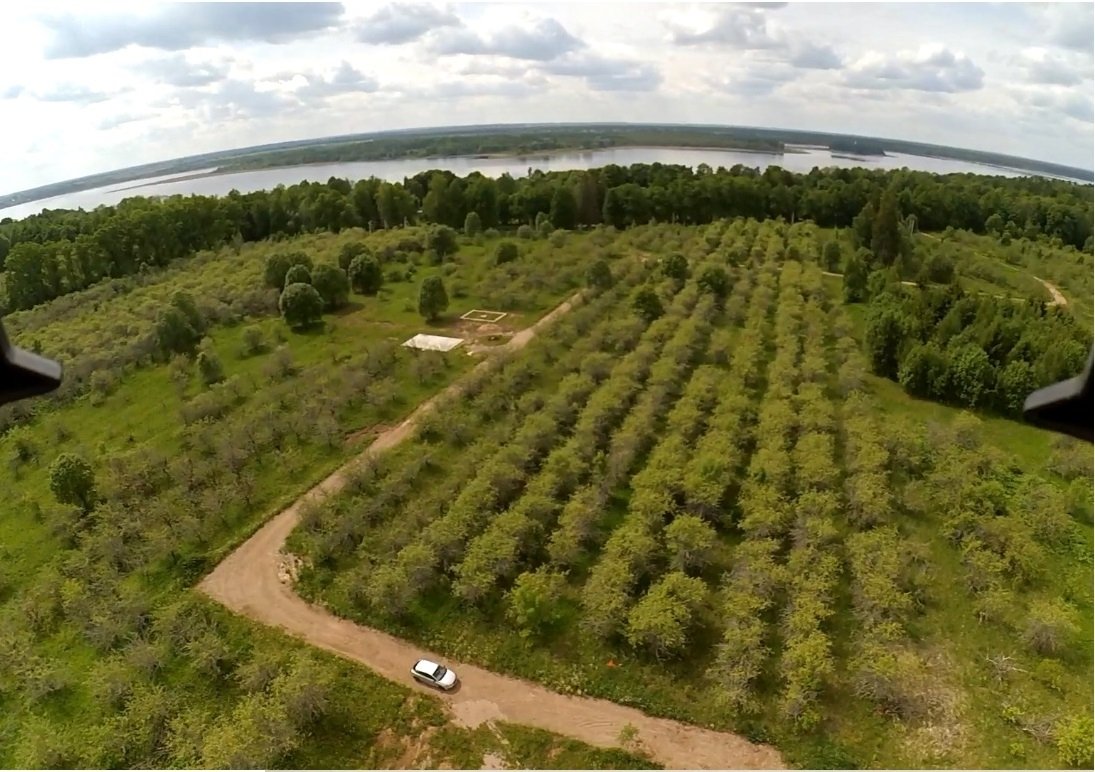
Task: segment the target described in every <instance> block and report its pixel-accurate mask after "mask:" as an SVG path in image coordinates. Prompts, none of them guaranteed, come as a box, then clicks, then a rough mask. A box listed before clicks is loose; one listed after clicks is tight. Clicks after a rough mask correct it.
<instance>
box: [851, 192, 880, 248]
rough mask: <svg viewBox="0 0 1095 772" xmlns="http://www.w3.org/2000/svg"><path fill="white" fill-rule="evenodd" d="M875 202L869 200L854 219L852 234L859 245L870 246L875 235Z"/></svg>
mask: <svg viewBox="0 0 1095 772" xmlns="http://www.w3.org/2000/svg"><path fill="white" fill-rule="evenodd" d="M874 219H875V212H874V204H873V203H872V202H870V201H868V202H867V203H866V204H864V205H863V208H862V209H861V210H859V214H857V215H856V216H855V218H854V219H853V220H852V235H854V236H855V245H856V246H857V247H863V248H869V247H870V246H871V239H872V238H873V237H874Z"/></svg>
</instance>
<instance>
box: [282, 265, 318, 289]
mask: <svg viewBox="0 0 1095 772" xmlns="http://www.w3.org/2000/svg"><path fill="white" fill-rule="evenodd" d="M311 283H312V269H311V268H309V267H308V266H306V265H301V264H299V263H298V264H297V265H294V266H292V267H291V268H290V269H289V270H288V271H286V273H285V286H286V287H288V286H289V285H290V284H311Z"/></svg>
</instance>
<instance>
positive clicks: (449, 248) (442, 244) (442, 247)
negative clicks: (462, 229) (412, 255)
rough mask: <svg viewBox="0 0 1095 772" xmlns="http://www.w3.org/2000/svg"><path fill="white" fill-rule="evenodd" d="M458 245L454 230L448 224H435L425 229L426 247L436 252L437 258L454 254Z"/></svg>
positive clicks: (442, 258)
mask: <svg viewBox="0 0 1095 772" xmlns="http://www.w3.org/2000/svg"><path fill="white" fill-rule="evenodd" d="M458 247H459V244H458V243H457V240H456V231H454V230H453V229H452V228H450V227H449V226H447V225H435V226H433V227H432V228H430V229H429V230H428V231H426V249H432V250H433V251H434V252H436V253H437V256H438V258H439V259H441V260H444V259H445V258H446V257H448V256H449V255H454V254H456V250H457V248H458Z"/></svg>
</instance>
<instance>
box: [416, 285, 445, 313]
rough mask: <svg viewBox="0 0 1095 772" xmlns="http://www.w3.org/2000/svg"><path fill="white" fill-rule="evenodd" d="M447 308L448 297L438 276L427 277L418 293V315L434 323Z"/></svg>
mask: <svg viewBox="0 0 1095 772" xmlns="http://www.w3.org/2000/svg"><path fill="white" fill-rule="evenodd" d="M448 307H449V296H448V293H446V292H445V284H444V282H442V281H441V277H440V276H427V277H426V278H425V280H423V282H422V287H421V288H420V289H419V291H418V313H419V314H421V315H422V317H423V318H424V319H426V320H427V321H431V322H432V321H435V320H436V319H437V318H438V317H439V316H441V314H443V313H444V312H445V309H447V308H448Z"/></svg>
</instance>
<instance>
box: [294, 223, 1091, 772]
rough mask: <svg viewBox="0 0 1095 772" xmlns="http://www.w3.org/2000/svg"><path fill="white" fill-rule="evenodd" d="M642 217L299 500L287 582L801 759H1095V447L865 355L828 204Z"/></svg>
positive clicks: (523, 668) (466, 651) (514, 668)
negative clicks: (612, 249) (410, 424)
mask: <svg viewBox="0 0 1095 772" xmlns="http://www.w3.org/2000/svg"><path fill="white" fill-rule="evenodd" d="M627 238H628V239H629V240H630V241H631V242H632V243H633V244H634V245H635V246H636V247H638V248H639V249H640V250H642V251H643V252H644V253H646V254H647V255H650V256H652V259H648V260H646V261H645V262H643V263H641V264H640V266H637V267H636V268H635V269H634V270H631V269H628V268H627V266H626V265H623V264H621V263H619V262H617V264H616V270H615V271H614V277H613V283H612V284H611V285H610V286H609V285H608V283H605V284H603V285H602V287H601V291H600V294H599V295H597V296H596V297H594V298H592V299H591V300H590V301H589V302H588V303H586V304H585V305H583V306H582V307H581V308H580V309H579V310H578V311H577V312H575V313H572V314H571V315H570V316H569V317H568V318H567V319H565V320H563V321H562V322H560V324H559V325H558V326H557V327H556V328H553V334H552V335H551V336H550V338H548V339H545V340H543V341H540V342H539V343H534V344H533V346H531V347H530V348H529V349H528V350H527V351H526V352H525V353H524V354H522V355H521V356H519V357H516V358H513V359H509V360H505V361H500V362H499V363H498V366H497V367H495V368H494V370H492V371H491V372H489V373H487V374H485V375H484V376H483V377H482V378H479V379H477V381H476V383H475V386H474V388H472V389H470V390H469V391H468V392H466V393H464V394H463V395H462V396H461V397H460V398H459V399H454V400H452V401H450V403H449V404H447V405H446V406H445V408H444V409H443V410H441V411H439V412H438V413H437V414H436V416H435V419H434V420H431V421H429V422H427V423H426V424H425V425H423V426H422V427H421V428H420V431H419V432H418V434H417V436H416V437H415V438H414V440H413V441H411V442H410V443H407V444H406V445H405V446H403V447H401V448H399V449H397V450H396V451H394V452H392V453H389V454H387V455H385V456H382V457H380V458H379V459H376V460H373V461H370V462H368V463H366V464H365V465H363V466H361V467H360V469H359V471H358V472H357V473H356V474H355V477H354V480H353V483H352V485H351V486H349V488H348V489H347V490H346V491H345V492H344V493H343V494H341V495H340V496H338V497H336V498H335V499H333V500H329V501H327V502H325V503H324V504H322V505H317V506H313V507H311V508H310V509H309V510H308V511H306V512H305V513H304V514H303V519H302V524H301V527H300V528H298V530H297V532H296V533H294V535H293V536H292V537H291V540H290V549H291V551H293V552H295V553H296V554H298V555H300V556H302V557H303V558H304V559H305V562H306V568H305V570H304V572H303V574H302V577H301V580H300V583H299V590H300V591H301V592H302V593H303V594H305V595H306V596H307V597H310V598H312V599H315V600H322V601H323V602H324V603H326V604H327V605H328V606H329V607H330V608H332V609H334V610H336V611H337V612H338V613H340V614H343V615H345V616H347V617H350V618H352V619H356V620H359V621H361V622H364V623H367V624H370V625H375V626H378V627H382V628H384V629H387V630H390V631H392V632H394V633H396V634H399V635H401V636H405V637H408V638H411V639H414V640H418V641H421V642H422V643H423V644H424V645H427V646H429V647H431V648H433V649H435V650H439V651H441V652H443V653H446V654H448V655H450V656H452V657H454V658H459V659H461V660H463V661H470V662H475V663H479V664H482V665H484V666H487V667H490V668H493V669H497V670H500V671H505V672H510V673H514V674H518V675H521V676H524V677H527V678H530V679H533V680H537V681H540V682H543V683H545V684H548V685H549V686H551V687H552V688H556V689H559V690H562V691H569V692H573V693H577V694H591V695H597V696H602V697H607V698H609V699H612V700H615V701H618V702H621V703H626V704H630V705H635V706H637V707H640V708H641V709H643V710H646V711H648V712H651V713H654V714H659V715H665V716H670V717H674V718H679V719H682V720H686V721H690V722H693V723H698V724H702V725H709V726H714V727H719V728H730V729H735V730H739V731H743V732H745V733H747V734H748V735H749V736H751V737H753V738H755V739H763V740H766V741H770V742H773V743H774V744H775V745H777V746H778V747H779V748H780V749H782V750H783V751H784V752H785V754H786V756H787V758H788V759H789V760H790V761H792V762H793V763H795V764H798V765H803V766H811V767H824V766H853V765H862V766H874V767H901V766H964V767H986V766H1004V767H1007V766H1012V767H1025V766H1034V767H1054V766H1058V765H1066V766H1084V765H1089V764H1090V753H1091V745H1090V738H1091V702H1092V640H1091V629H1092V590H1091V584H1092V538H1091V494H1092V489H1091V459H1090V451H1089V448H1087V447H1086V446H1082V447H1081V446H1079V445H1077V444H1073V443H1071V442H1067V441H1063V440H1058V439H1054V438H1053V437H1052V436H1051V435H1047V434H1045V433H1043V432H1039V431H1037V430H1034V429H1032V428H1029V427H1026V426H1023V425H1021V424H1019V423H1015V422H1012V421H1006V420H1003V419H999V418H992V417H990V416H988V415H982V416H981V417H978V416H977V415H975V414H971V413H965V412H959V411H957V410H954V409H951V408H946V407H942V406H939V405H936V404H933V403H926V402H920V401H916V400H913V399H912V398H910V397H908V396H906V395H905V394H903V393H902V391H901V389H900V387H898V386H897V385H896V384H895V383H893V382H891V381H889V380H883V379H881V378H879V377H877V376H875V375H874V374H873V373H872V372H871V362H870V360H869V359H868V356H867V355H865V354H864V353H863V351H864V346H863V341H862V339H861V337H862V335H863V332H862V331H863V330H864V320H863V318H862V311H861V309H860V307H859V306H857V305H852V306H846V305H844V304H843V302H842V298H841V280H840V279H836V280H835V282H834V281H833V279H832V277H826V276H824V275H823V273H822V267H823V266H822V265H821V262H822V261H823V257H822V255H823V254H824V243H825V242H827V241H828V240H829V239H830V238H831V237H830V236H829V235H827V234H824V233H822V232H819V231H818V230H817V229H816V228H814V227H813V226H812V225H811V224H808V223H807V224H801V225H796V226H792V227H788V226H787V225H785V224H783V223H781V222H774V221H768V222H765V223H761V224H758V223H756V222H753V221H744V220H736V221H733V222H725V221H724V222H721V223H717V224H715V225H712V226H709V227H705V228H703V229H697V228H689V227H680V226H644V227H639V228H635V229H632V230H630V231H628V235H627ZM1034 289H1035V290H1036V289H1037V288H1034ZM911 291H912V290H911ZM625 299H626V302H625Z"/></svg>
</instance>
